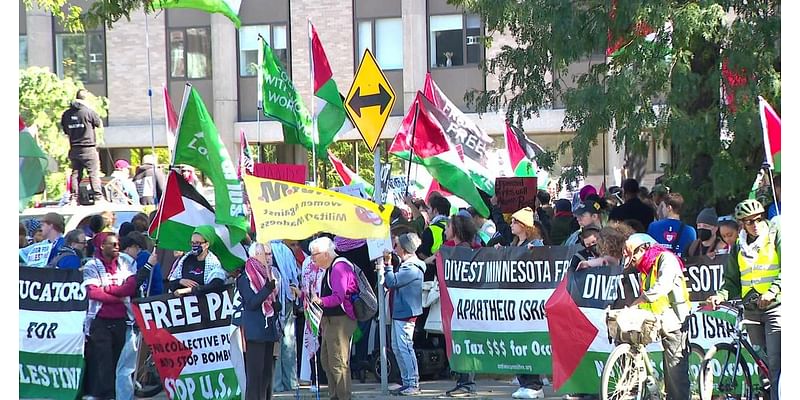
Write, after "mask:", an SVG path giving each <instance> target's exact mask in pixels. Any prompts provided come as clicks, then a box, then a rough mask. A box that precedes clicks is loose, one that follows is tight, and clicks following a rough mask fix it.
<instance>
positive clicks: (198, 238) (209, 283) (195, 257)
mask: <svg viewBox="0 0 800 400" xmlns="http://www.w3.org/2000/svg"><path fill="white" fill-rule="evenodd" d="M215 238H216V235H215V234H214V228H213V227H212V226H209V225H200V226H198V227H197V228H195V230H194V233H193V234H192V242H191V243H192V250H191V251H190V252H188V253H186V254H184V255H183V256H182V257H181V258H180V259H178V261H177V262H176V263H175V267H174V268H173V270H172V271H171V272H170V273H169V289H170V291H171V292H172V293H174V294H175V295H176V296H185V295H189V294H192V295H198V294H204V293H209V292H222V291H223V290H225V277H226V275H225V270H223V269H222V265H221V264H220V262H219V258H217V256H215V255H214V253H211V252H210V251H209V247H210V246H211V245H212V243H211V240H215Z"/></svg>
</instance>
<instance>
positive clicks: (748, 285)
mask: <svg viewBox="0 0 800 400" xmlns="http://www.w3.org/2000/svg"><path fill="white" fill-rule="evenodd" d="M737 261H738V262H739V274H740V275H741V278H740V279H741V281H742V298H745V296H747V293H749V292H750V290H753V289H755V290H756V291H757V292H758V293H766V292H767V291H769V288H770V286H772V282H774V281H775V279H777V278H778V277H779V276H780V275H781V259H780V257H778V251H777V250H776V249H775V243H774V240H773V237H772V236H770V239H769V241H768V242H767V245H766V246H764V247H763V248H762V249H761V250H760V251H759V252H758V255H757V256H756V257H755V258H747V257H745V256H744V253H743V252H742V251H741V250H739V259H738V260H737Z"/></svg>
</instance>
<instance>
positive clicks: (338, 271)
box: [320, 260, 358, 320]
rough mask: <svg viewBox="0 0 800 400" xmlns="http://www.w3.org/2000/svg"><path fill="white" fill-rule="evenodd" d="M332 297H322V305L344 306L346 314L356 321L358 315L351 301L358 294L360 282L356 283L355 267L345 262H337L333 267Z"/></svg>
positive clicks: (331, 276)
mask: <svg viewBox="0 0 800 400" xmlns="http://www.w3.org/2000/svg"><path fill="white" fill-rule="evenodd" d="M330 279H331V280H330V284H331V291H332V292H333V293H332V294H331V295H330V296H325V297H321V298H320V300H322V305H323V306H325V307H336V306H339V305H342V306H343V307H342V308H344V313H345V314H347V316H348V317H350V319H352V320H355V319H356V313H355V311H354V310H353V302H351V301H350V295H352V294H354V293H358V282H357V281H356V274H355V272H354V271H353V267H351V266H350V264H348V263H347V262H345V261H341V260H340V261H337V262H336V263H334V264H333V265H332V266H331V271H330Z"/></svg>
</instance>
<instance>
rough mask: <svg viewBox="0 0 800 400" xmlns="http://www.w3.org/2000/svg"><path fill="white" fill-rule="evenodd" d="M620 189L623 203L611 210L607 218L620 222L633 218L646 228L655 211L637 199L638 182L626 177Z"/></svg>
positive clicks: (651, 220)
mask: <svg viewBox="0 0 800 400" xmlns="http://www.w3.org/2000/svg"><path fill="white" fill-rule="evenodd" d="M622 190H623V196H624V198H625V203H624V204H622V205H620V206H618V207H617V208H615V209H613V210H611V214H609V216H608V219H609V220H613V221H620V222H622V221H625V220H627V219H635V220H638V221H639V222H641V223H642V225H643V226H644V228H645V229H647V228H648V227H649V226H650V223H651V222H653V219H654V217H655V213H654V211H653V209H652V208H650V207H649V206H647V205H646V204H644V203H642V201H641V200H639V182H638V181H637V180H636V179H632V178H628V179H626V180H625V181H624V182H622Z"/></svg>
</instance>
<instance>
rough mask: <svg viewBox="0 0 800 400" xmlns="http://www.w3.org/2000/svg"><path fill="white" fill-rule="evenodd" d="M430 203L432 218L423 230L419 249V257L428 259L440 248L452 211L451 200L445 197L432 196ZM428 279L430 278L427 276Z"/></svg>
mask: <svg viewBox="0 0 800 400" xmlns="http://www.w3.org/2000/svg"><path fill="white" fill-rule="evenodd" d="M430 205H431V208H430V209H431V217H432V219H431V222H430V225H428V227H427V228H425V230H424V231H423V232H422V244H421V245H420V246H419V248H418V249H417V257H419V259H420V260H427V259H428V258H429V257H430V256H432V255H434V254H436V251H437V250H439V246H441V245H442V242H443V241H444V229H445V226H446V225H447V216H448V215H449V213H450V202H449V201H448V200H447V199H445V198H444V197H441V196H436V197H431V198H430ZM431 279H432V278H431ZM426 280H430V279H428V277H427V276H426Z"/></svg>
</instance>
